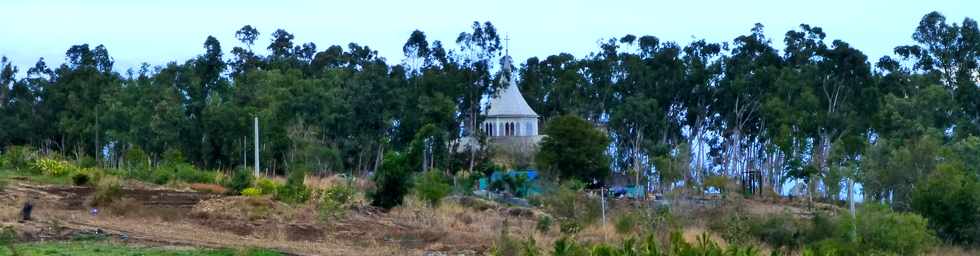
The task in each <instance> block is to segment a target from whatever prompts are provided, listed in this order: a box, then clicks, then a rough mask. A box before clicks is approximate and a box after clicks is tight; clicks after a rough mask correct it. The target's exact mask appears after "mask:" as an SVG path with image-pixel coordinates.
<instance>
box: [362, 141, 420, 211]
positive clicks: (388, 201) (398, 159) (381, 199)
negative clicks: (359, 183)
mask: <svg viewBox="0 0 980 256" xmlns="http://www.w3.org/2000/svg"><path fill="white" fill-rule="evenodd" d="M405 162H406V158H405V156H403V155H400V154H397V153H393V154H392V153H390V154H388V155H386V156H385V158H384V161H382V163H381V168H379V169H378V171H377V172H376V173H375V174H374V177H373V180H374V184H375V189H374V191H371V193H370V194H368V197H370V198H371V205H373V206H376V207H381V208H384V209H391V208H394V207H395V206H398V205H401V204H402V200H403V199H404V198H405V194H407V193H408V191H409V189H411V183H409V182H408V177H409V172H408V168H407V166H405Z"/></svg>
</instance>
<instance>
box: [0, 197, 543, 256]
mask: <svg viewBox="0 0 980 256" xmlns="http://www.w3.org/2000/svg"><path fill="white" fill-rule="evenodd" d="M91 193H93V190H92V189H91V188H86V187H73V186H46V185H34V184H28V183H24V182H16V181H15V182H12V183H11V184H10V185H8V187H7V189H6V190H5V191H3V192H0V199H2V201H3V202H9V203H6V204H3V205H0V224H3V225H10V226H14V227H15V229H17V230H18V231H19V232H20V235H21V236H22V237H23V239H22V240H23V241H49V240H68V239H71V238H73V237H76V236H79V235H85V234H91V233H96V232H104V233H105V234H107V235H108V236H109V237H111V238H112V239H115V240H125V241H127V242H130V243H140V244H158V245H176V246H194V247H212V248H221V247H260V248H269V249H275V250H278V251H281V252H283V253H287V254H291V255H396V254H397V255H476V254H482V253H483V252H485V251H486V250H487V249H488V248H490V247H491V246H492V243H493V241H494V238H496V236H497V235H498V234H499V232H500V231H499V230H500V227H501V225H506V226H508V227H509V229H510V230H511V232H513V233H515V234H529V233H533V231H532V230H533V229H532V228H533V225H534V220H535V219H534V218H533V213H532V216H522V215H521V214H513V210H509V209H507V208H502V209H497V208H488V209H485V210H479V209H473V208H468V207H462V206H459V205H457V204H455V203H452V202H449V203H446V204H444V205H443V206H442V207H439V208H435V209H432V208H426V207H401V208H396V209H395V210H393V211H391V212H387V213H385V212H382V211H380V210H378V209H375V208H371V207H363V206H362V207H357V208H355V209H352V210H350V211H348V212H347V214H346V215H345V216H341V217H337V218H331V219H321V218H320V217H319V215H318V214H316V211H315V210H314V208H313V206H307V205H301V206H289V205H285V204H282V203H279V202H275V201H272V200H269V199H264V198H247V197H225V196H220V195H216V194H209V193H200V192H192V191H175V190H171V189H162V188H153V187H140V188H135V187H130V186H127V188H125V189H124V194H125V196H124V197H123V198H122V199H121V200H117V201H116V202H114V203H112V204H111V205H109V206H108V207H104V208H99V209H98V210H99V212H98V214H92V213H91V209H90V208H88V207H87V205H88V204H87V202H86V200H88V198H90V194H91ZM28 198H35V199H34V200H35V210H34V214H33V215H34V220H33V221H29V222H26V223H18V222H17V219H18V214H19V210H20V206H21V205H22V204H23V202H24V201H25V200H27V199H28ZM408 203H409V204H417V202H414V201H409V202H408Z"/></svg>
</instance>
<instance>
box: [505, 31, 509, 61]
mask: <svg viewBox="0 0 980 256" xmlns="http://www.w3.org/2000/svg"><path fill="white" fill-rule="evenodd" d="M504 55H508V56H510V35H505V36H504Z"/></svg>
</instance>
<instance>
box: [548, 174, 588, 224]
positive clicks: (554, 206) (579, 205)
mask: <svg viewBox="0 0 980 256" xmlns="http://www.w3.org/2000/svg"><path fill="white" fill-rule="evenodd" d="M579 185H580V184H579V183H574V182H566V183H563V184H561V185H559V186H556V187H557V188H555V186H551V187H552V188H553V189H551V190H548V191H545V193H544V194H543V195H542V197H541V202H542V204H543V205H544V208H545V209H546V210H547V211H548V212H549V213H551V214H552V215H553V216H554V217H555V218H557V219H558V220H559V221H561V223H562V224H565V223H567V222H577V224H578V225H579V226H582V225H585V224H590V223H593V222H595V220H597V219H599V217H600V216H601V215H602V206H601V204H600V203H599V200H597V199H594V198H588V197H587V196H586V195H584V194H582V193H580V191H579V190H576V188H578V187H579ZM546 187H547V186H546Z"/></svg>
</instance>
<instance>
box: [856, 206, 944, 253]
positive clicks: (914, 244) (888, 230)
mask: <svg viewBox="0 0 980 256" xmlns="http://www.w3.org/2000/svg"><path fill="white" fill-rule="evenodd" d="M841 223H842V224H843V225H851V224H852V222H850V221H842V222H841ZM855 224H856V225H855V226H856V227H857V243H858V247H859V248H866V249H867V250H868V252H869V253H870V254H875V253H896V254H899V255H919V254H922V253H923V252H925V251H926V250H928V249H930V248H931V247H932V246H933V245H934V244H935V242H936V238H935V237H934V236H933V234H932V233H931V232H930V230H929V229H928V227H927V226H926V224H927V223H926V219H925V218H922V216H919V215H918V214H914V213H899V212H893V211H892V210H891V209H889V208H888V207H887V206H884V205H873V204H872V205H864V206H863V207H861V210H860V211H858V214H857V222H856V223H855ZM841 230H850V229H848V228H841Z"/></svg>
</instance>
